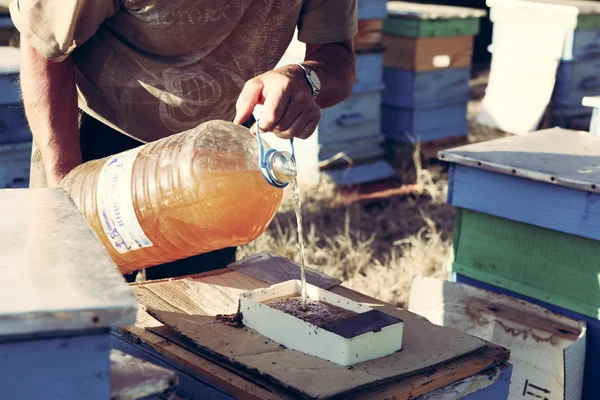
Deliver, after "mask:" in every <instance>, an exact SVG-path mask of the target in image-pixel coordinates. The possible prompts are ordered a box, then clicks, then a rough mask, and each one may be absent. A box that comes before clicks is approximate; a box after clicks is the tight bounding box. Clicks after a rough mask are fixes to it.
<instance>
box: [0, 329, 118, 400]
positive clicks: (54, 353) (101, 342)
mask: <svg viewBox="0 0 600 400" xmlns="http://www.w3.org/2000/svg"><path fill="white" fill-rule="evenodd" d="M0 340H1V339H0ZM109 352H110V338H109V334H108V331H103V332H98V333H87V334H86V335H84V334H81V335H80V336H64V337H54V338H43V339H33V340H25V339H21V340H14V341H2V342H0V371H2V373H1V376H0V387H1V388H2V393H4V394H5V395H6V396H8V397H10V398H11V399H14V400H31V399H39V398H47V399H61V400H80V399H89V400H106V399H109V398H110V361H109Z"/></svg>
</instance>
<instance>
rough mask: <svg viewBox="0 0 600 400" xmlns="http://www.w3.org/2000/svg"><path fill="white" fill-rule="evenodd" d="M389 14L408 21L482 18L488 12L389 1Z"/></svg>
mask: <svg viewBox="0 0 600 400" xmlns="http://www.w3.org/2000/svg"><path fill="white" fill-rule="evenodd" d="M387 7H388V14H389V17H391V18H406V19H453V18H481V17H485V16H486V14H487V13H486V12H485V11H483V10H479V9H476V8H466V7H455V6H442V5H437V4H418V3H410V2H404V1H388V3H387Z"/></svg>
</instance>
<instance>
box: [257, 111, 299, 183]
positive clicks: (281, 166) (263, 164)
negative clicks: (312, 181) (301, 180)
mask: <svg viewBox="0 0 600 400" xmlns="http://www.w3.org/2000/svg"><path fill="white" fill-rule="evenodd" d="M256 138H257V140H258V152H259V155H258V157H259V159H258V163H259V165H260V169H261V171H262V174H263V176H264V177H265V179H266V181H267V182H269V184H270V185H272V186H275V187H277V188H284V187H286V186H287V185H288V184H289V183H290V181H292V180H293V179H295V178H296V156H295V154H294V139H290V146H291V148H292V153H291V154H290V153H288V152H287V151H278V150H275V149H268V150H267V151H265V148H264V145H263V142H262V140H261V138H260V127H259V124H258V120H257V121H256Z"/></svg>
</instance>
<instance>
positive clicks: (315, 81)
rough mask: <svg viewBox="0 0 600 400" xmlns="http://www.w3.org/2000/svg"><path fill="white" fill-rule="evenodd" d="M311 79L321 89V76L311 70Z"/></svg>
mask: <svg viewBox="0 0 600 400" xmlns="http://www.w3.org/2000/svg"><path fill="white" fill-rule="evenodd" d="M310 80H311V81H312V82H313V84H314V85H315V88H316V89H317V90H321V81H320V80H319V77H318V76H317V74H316V73H315V71H312V70H311V71H310Z"/></svg>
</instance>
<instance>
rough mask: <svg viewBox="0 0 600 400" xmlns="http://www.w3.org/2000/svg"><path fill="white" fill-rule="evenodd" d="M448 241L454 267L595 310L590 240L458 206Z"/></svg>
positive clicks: (595, 265) (594, 250) (594, 247)
mask: <svg viewBox="0 0 600 400" xmlns="http://www.w3.org/2000/svg"><path fill="white" fill-rule="evenodd" d="M459 210H461V209H459ZM453 242H454V260H453V264H452V270H453V271H454V272H456V273H459V274H462V275H465V276H468V277H471V278H473V279H477V280H480V281H483V282H487V283H490V284H494V285H496V286H499V287H503V288H505V289H508V290H512V291H515V292H518V293H522V294H524V295H526V296H529V297H533V298H536V299H538V300H542V301H545V302H547V303H550V304H554V305H557V306H559V307H563V308H566V309H569V310H573V311H575V312H578V313H581V314H584V315H588V316H592V317H598V315H600V290H598V276H599V274H600V261H599V260H600V246H598V242H597V241H595V240H591V239H587V238H582V237H579V236H570V235H567V234H565V233H562V232H557V231H552V230H549V229H545V228H539V227H535V226H532V225H528V224H523V223H520V222H514V221H510V220H507V219H503V218H499V217H494V216H491V215H487V214H483V213H478V212H474V211H470V210H464V209H462V210H461V211H460V212H459V213H458V215H457V219H456V226H455V232H454V240H453Z"/></svg>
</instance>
